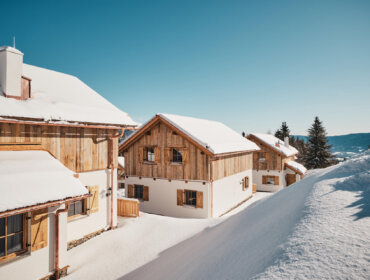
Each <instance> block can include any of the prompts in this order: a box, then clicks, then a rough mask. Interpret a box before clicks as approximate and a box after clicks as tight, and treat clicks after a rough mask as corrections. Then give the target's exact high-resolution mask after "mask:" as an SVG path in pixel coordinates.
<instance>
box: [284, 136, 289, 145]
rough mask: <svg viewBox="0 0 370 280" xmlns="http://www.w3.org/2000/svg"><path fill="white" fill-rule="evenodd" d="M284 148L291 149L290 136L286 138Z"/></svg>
mask: <svg viewBox="0 0 370 280" xmlns="http://www.w3.org/2000/svg"><path fill="white" fill-rule="evenodd" d="M284 146H285V147H287V148H289V137H288V136H286V137H284Z"/></svg>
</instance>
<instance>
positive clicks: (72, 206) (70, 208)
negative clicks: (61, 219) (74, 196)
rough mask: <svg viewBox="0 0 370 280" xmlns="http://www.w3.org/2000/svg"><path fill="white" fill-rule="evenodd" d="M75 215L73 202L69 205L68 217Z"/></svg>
mask: <svg viewBox="0 0 370 280" xmlns="http://www.w3.org/2000/svg"><path fill="white" fill-rule="evenodd" d="M74 215H75V204H74V203H71V204H70V205H69V209H68V217H71V216H74Z"/></svg>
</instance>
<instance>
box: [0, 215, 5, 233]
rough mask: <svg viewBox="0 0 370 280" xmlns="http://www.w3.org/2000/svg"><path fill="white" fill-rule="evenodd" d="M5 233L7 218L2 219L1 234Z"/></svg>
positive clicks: (0, 221)
mask: <svg viewBox="0 0 370 280" xmlns="http://www.w3.org/2000/svg"><path fill="white" fill-rule="evenodd" d="M4 235H5V218H1V219H0V236H4Z"/></svg>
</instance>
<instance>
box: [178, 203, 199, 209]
mask: <svg viewBox="0 0 370 280" xmlns="http://www.w3.org/2000/svg"><path fill="white" fill-rule="evenodd" d="M182 207H183V208H188V209H198V208H197V207H196V206H194V205H187V204H184V205H183V206H182Z"/></svg>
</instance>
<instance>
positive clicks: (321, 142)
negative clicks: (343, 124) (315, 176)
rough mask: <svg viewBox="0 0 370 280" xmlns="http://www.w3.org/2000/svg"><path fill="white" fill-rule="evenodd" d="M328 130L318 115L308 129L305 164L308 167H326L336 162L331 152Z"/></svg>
mask: <svg viewBox="0 0 370 280" xmlns="http://www.w3.org/2000/svg"><path fill="white" fill-rule="evenodd" d="M330 148H331V146H330V145H328V141H327V138H326V130H325V128H324V127H323V125H322V122H321V121H320V119H319V118H318V117H315V120H314V123H313V124H312V126H311V127H310V128H309V130H308V150H307V155H306V157H305V166H306V167H307V168H308V169H312V168H325V167H328V166H330V165H332V164H334V163H335V160H334V156H333V155H332V154H331V152H330Z"/></svg>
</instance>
